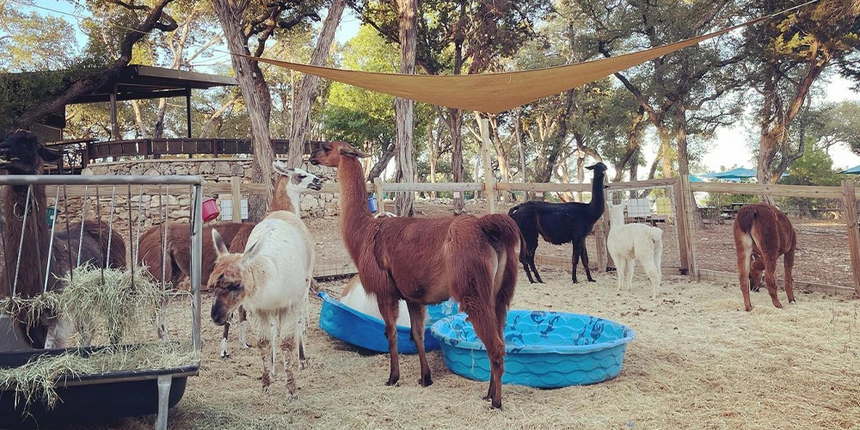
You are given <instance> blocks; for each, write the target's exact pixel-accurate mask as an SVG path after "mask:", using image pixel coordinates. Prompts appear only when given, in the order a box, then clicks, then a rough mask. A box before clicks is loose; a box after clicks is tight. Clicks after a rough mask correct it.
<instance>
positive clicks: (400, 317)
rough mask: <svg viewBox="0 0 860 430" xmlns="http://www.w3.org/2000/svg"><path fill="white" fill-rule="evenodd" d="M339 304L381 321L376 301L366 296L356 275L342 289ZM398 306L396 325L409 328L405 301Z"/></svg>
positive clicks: (401, 301)
mask: <svg viewBox="0 0 860 430" xmlns="http://www.w3.org/2000/svg"><path fill="white" fill-rule="evenodd" d="M340 302H341V303H342V304H343V305H345V306H347V307H349V308H351V309H355V310H357V311H359V312H361V313H363V314H366V315H370V316H372V317H375V318H378V319H380V320H382V313H381V312H379V304H378V303H377V301H376V297H371V296H370V295H369V294H367V291H365V290H364V286H363V285H361V279H359V278H358V275H355V276H353V277H352V278H350V280H349V282H347V284H346V287H344V288H343V295H342V296H341V297H340ZM398 304H399V312H398V314H397V325H399V326H401V327H410V328H411V327H412V323H411V322H410V321H409V309H407V308H406V301H405V300H400V301H399V303H398Z"/></svg>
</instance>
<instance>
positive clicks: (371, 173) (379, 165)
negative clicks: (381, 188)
mask: <svg viewBox="0 0 860 430" xmlns="http://www.w3.org/2000/svg"><path fill="white" fill-rule="evenodd" d="M392 158H394V145H388V147H387V148H385V151H383V152H382V157H380V158H379V161H377V162H376V164H374V165H373V167H371V168H370V170H368V172H367V180H368V181H369V182H372V181H373V180H374V179H376V178H378V177H379V175H381V174H382V172H384V171H385V167H386V166H388V163H389V162H390V161H391V159H392ZM377 198H380V199H381V198H382V196H377Z"/></svg>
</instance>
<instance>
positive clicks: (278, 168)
mask: <svg viewBox="0 0 860 430" xmlns="http://www.w3.org/2000/svg"><path fill="white" fill-rule="evenodd" d="M272 169H275V173H278V174H280V175H284V176H287V164H286V163H284V162H283V161H278V160H275V161H273V162H272Z"/></svg>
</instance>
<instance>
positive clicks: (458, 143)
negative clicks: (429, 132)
mask: <svg viewBox="0 0 860 430" xmlns="http://www.w3.org/2000/svg"><path fill="white" fill-rule="evenodd" d="M446 122H447V124H448V130H449V131H450V132H451V173H452V174H453V176H454V182H464V179H463V178H464V175H463V140H462V136H460V129H461V128H462V126H463V111H461V110H460V109H454V108H449V109H448V120H447V121H446ZM465 212H466V199H465V198H464V197H463V193H462V192H456V191H455V192H454V215H460V214H462V213H465Z"/></svg>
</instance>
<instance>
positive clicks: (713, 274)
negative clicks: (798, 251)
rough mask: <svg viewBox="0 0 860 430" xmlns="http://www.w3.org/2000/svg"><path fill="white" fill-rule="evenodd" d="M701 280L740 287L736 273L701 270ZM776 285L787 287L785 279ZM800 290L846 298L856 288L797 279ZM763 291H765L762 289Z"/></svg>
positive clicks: (797, 289)
mask: <svg viewBox="0 0 860 430" xmlns="http://www.w3.org/2000/svg"><path fill="white" fill-rule="evenodd" d="M699 279H700V280H702V281H712V282H719V283H725V284H731V285H738V274H737V273H736V272H725V271H721V270H708V269H699ZM776 283H777V285H779V287H781V288H784V287H785V279H777V280H776ZM800 290H808V291H815V292H819V293H825V294H840V295H846V296H850V295H852V294H854V292H855V290H854V288H852V287H845V286H842V285H828V284H819V283H815V282H806V281H798V280H797V279H795V280H794V291H795V294H797V291H800ZM762 291H764V289H762ZM765 294H766V293H765Z"/></svg>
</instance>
